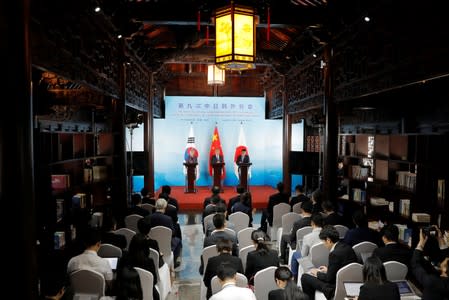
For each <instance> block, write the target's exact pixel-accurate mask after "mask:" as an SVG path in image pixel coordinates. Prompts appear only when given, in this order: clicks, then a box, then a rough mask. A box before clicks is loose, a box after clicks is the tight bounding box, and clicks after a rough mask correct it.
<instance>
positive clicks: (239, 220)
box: [229, 211, 249, 232]
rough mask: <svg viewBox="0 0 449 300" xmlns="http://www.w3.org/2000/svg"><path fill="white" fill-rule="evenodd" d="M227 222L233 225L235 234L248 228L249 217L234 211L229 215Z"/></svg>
mask: <svg viewBox="0 0 449 300" xmlns="http://www.w3.org/2000/svg"><path fill="white" fill-rule="evenodd" d="M229 222H231V223H233V224H234V228H235V232H239V231H240V230H242V229H244V228H247V227H248V226H249V216H248V215H247V214H245V213H244V212H241V211H236V212H235V213H232V214H230V215H229Z"/></svg>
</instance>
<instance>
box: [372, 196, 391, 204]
mask: <svg viewBox="0 0 449 300" xmlns="http://www.w3.org/2000/svg"><path fill="white" fill-rule="evenodd" d="M370 204H371V205H372V206H385V205H389V202H388V201H387V200H386V199H385V198H382V197H371V198H370Z"/></svg>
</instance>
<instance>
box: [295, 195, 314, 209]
mask: <svg viewBox="0 0 449 300" xmlns="http://www.w3.org/2000/svg"><path fill="white" fill-rule="evenodd" d="M309 200H310V199H309V197H307V196H306V195H304V194H301V195H299V196H294V197H292V198H291V199H290V206H291V207H292V208H293V205H295V204H296V203H302V202H306V201H309Z"/></svg>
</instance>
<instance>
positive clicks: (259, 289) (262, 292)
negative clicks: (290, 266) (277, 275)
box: [254, 266, 279, 300]
mask: <svg viewBox="0 0 449 300" xmlns="http://www.w3.org/2000/svg"><path fill="white" fill-rule="evenodd" d="M276 269H277V267H275V266H271V267H267V268H265V269H262V270H260V271H258V272H257V273H256V275H254V294H256V299H257V300H268V293H269V292H270V291H271V290H275V289H278V288H279V287H278V286H277V285H276V282H275V281H274V272H275V271H276Z"/></svg>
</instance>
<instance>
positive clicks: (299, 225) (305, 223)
mask: <svg viewBox="0 0 449 300" xmlns="http://www.w3.org/2000/svg"><path fill="white" fill-rule="evenodd" d="M311 220H312V218H311V217H304V218H301V219H299V220H297V221H295V223H293V227H292V233H291V234H290V245H291V246H292V249H295V248H296V231H298V229H301V228H303V227H306V226H310V221H311Z"/></svg>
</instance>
